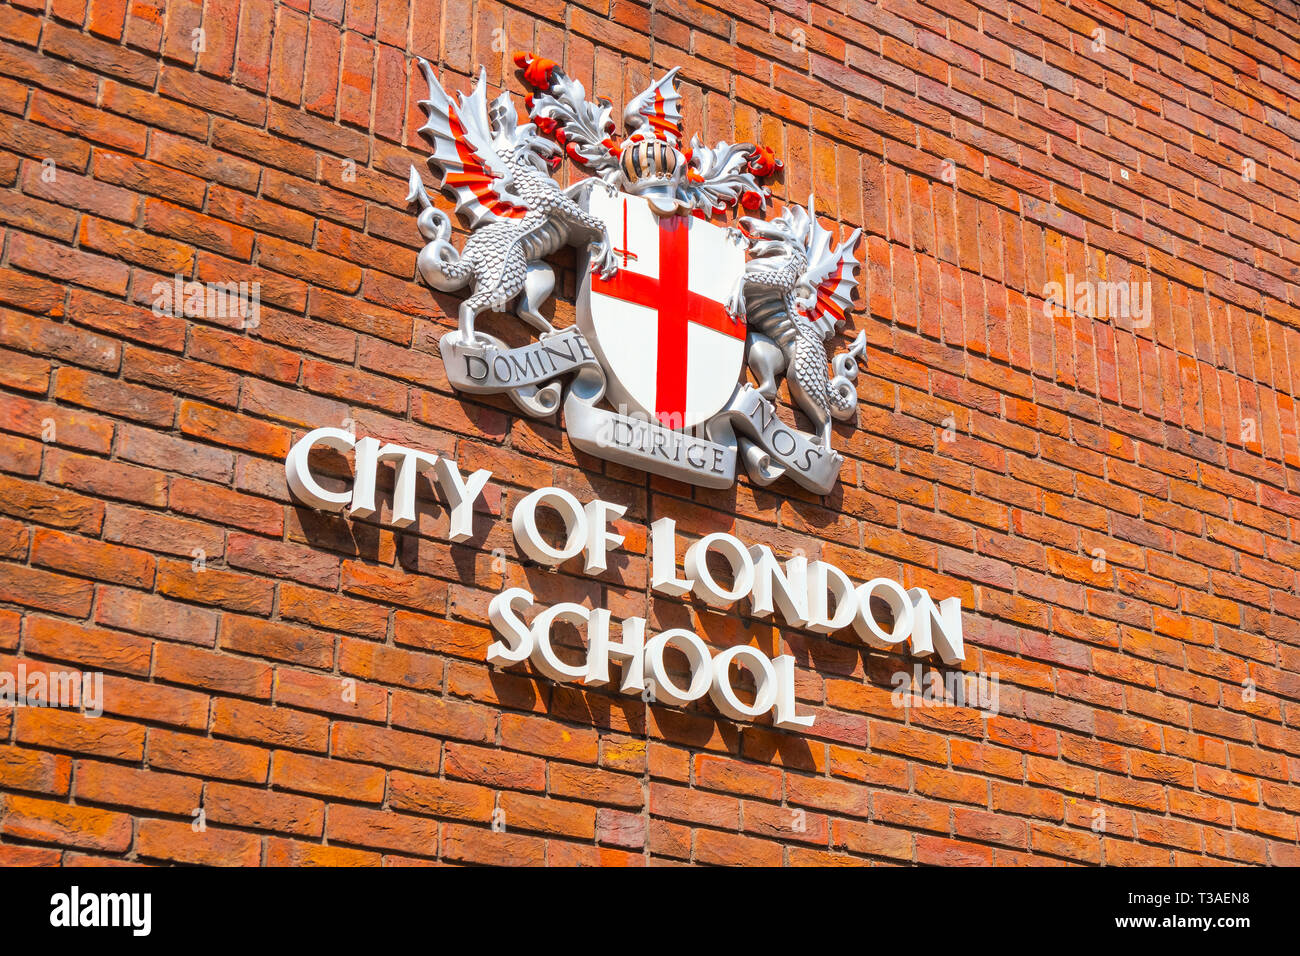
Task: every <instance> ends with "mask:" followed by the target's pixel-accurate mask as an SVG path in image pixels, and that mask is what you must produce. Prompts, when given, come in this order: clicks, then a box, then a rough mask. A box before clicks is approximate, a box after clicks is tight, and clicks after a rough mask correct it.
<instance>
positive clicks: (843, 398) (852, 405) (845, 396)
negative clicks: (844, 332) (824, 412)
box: [826, 332, 867, 421]
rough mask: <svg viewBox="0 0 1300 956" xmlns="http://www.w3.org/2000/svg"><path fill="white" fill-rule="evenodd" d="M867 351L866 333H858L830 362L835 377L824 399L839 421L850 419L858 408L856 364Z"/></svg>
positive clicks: (829, 384) (828, 385) (827, 387)
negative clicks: (855, 384) (828, 402)
mask: <svg viewBox="0 0 1300 956" xmlns="http://www.w3.org/2000/svg"><path fill="white" fill-rule="evenodd" d="M866 351H867V333H866V332H859V333H858V337H857V338H856V339H854V340H853V344H852V345H850V346H849V348H848V350H847V351H844V352H841V353H840V354H839V355H837V356H835V358H834V359H832V360H831V367H832V368H833V369H835V377H834V378H832V379H831V380H830V382H829V383H828V384H827V386H826V397H827V399H828V400H829V401H830V412H831V415H832V416H834V417H835V418H838V419H840V420H841V421H843V420H846V419H851V418H852V417H853V415H854V413H855V412H856V411H857V407H858V390H857V388H856V387H855V386H854V384H853V383H854V381H855V380H856V379H857V377H858V362H859V361H860V360H861V359H862V357H863V356H864V355H865V354H866Z"/></svg>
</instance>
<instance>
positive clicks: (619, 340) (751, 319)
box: [407, 54, 866, 494]
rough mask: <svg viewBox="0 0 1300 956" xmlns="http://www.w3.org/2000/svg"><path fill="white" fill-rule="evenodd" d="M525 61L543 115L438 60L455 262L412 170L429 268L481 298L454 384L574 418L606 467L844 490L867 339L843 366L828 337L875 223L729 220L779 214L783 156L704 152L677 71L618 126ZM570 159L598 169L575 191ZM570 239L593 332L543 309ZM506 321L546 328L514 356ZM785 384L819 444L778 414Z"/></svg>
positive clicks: (437, 113)
mask: <svg viewBox="0 0 1300 956" xmlns="http://www.w3.org/2000/svg"><path fill="white" fill-rule="evenodd" d="M515 62H516V64H517V65H518V66H519V67H520V68H521V69H522V71H523V77H524V80H525V81H526V82H527V83H528V84H529V85H530V86H531V87H532V88H533V90H534V92H533V93H532V94H531V95H530V96H529V97H528V100H527V108H528V116H527V121H526V122H525V121H521V119H520V116H519V114H518V112H517V109H516V107H515V104H514V101H513V99H512V98H511V96H510V95H509V94H508V93H502V94H501V95H499V96H497V97H496V98H495V99H492V100H491V101H490V102H489V100H488V96H487V90H486V85H487V84H486V77H485V75H484V74H482V73H480V76H479V79H478V83H477V85H476V86H475V87H474V89H473V91H472V92H470V93H469V94H461V95H458V96H456V97H455V98H454V99H453V98H452V97H451V96H449V95H448V94H447V92H446V91H445V90H444V89H443V88H442V85H441V83H439V81H438V78H437V76H435V75H434V73H433V70H432V69H431V68H430V67H429V64H428V63H426V62H425V61H423V60H421V61H420V68H421V70H422V71H423V73H424V76H425V79H426V81H427V83H428V86H429V97H428V99H427V100H423V101H421V103H420V105H421V107H422V108H423V109H424V111H425V114H426V116H427V118H428V119H427V122H426V123H425V125H424V126H423V127H422V128H421V133H423V134H424V136H425V137H426V138H427V139H428V141H429V142H430V144H431V145H432V148H433V152H432V154H431V155H430V156H429V165H430V167H431V169H432V170H433V171H434V172H435V173H437V174H438V175H439V176H440V182H439V187H440V188H441V189H442V190H443V191H444V192H445V193H447V194H448V195H449V196H451V197H452V198H453V199H454V200H455V203H456V210H455V211H456V214H457V215H458V216H459V217H460V218H461V219H462V220H463V221H464V222H465V224H466V225H467V226H468V228H469V230H470V234H469V238H468V239H466V240H465V242H464V244H463V246H462V247H461V249H460V250H457V249H456V247H455V245H453V243H452V241H451V233H452V223H451V218H450V217H449V216H448V215H447V214H446V213H445V212H443V211H442V210H440V209H439V208H438V207H437V206H436V205H434V203H433V200H432V199H431V198H430V196H429V194H428V192H427V191H426V189H425V186H424V182H423V180H422V178H421V176H420V173H419V171H418V170H417V169H415V168H414V167H412V168H411V178H410V195H409V196H408V197H407V198H408V201H410V202H416V203H418V204H419V207H420V212H419V215H418V219H417V225H418V228H419V230H420V234H421V236H422V237H423V238H424V239H425V240H426V245H425V246H424V248H423V249H422V250H421V251H420V254H419V257H418V260H417V267H418V270H419V273H420V276H421V277H422V278H423V280H424V281H425V282H426V283H427V284H428V285H430V286H431V287H433V288H435V289H439V290H441V291H445V292H452V291H460V290H465V291H466V292H467V293H468V294H467V295H466V296H465V298H464V300H463V301H462V303H461V305H460V310H459V315H458V327H457V329H456V330H455V331H453V332H448V333H446V334H445V335H444V336H443V337H442V339H441V340H440V342H439V350H440V351H441V353H442V357H443V362H444V363H445V365H446V369H447V376H448V378H449V380H450V381H451V382H452V384H453V385H454V386H455V387H456V388H458V389H460V390H462V391H465V392H469V393H477V394H493V393H496V394H501V393H504V394H507V395H509V396H510V397H511V399H512V400H513V401H514V402H515V403H516V404H517V405H518V406H519V407H520V408H521V409H522V410H523V411H524V412H525V413H527V414H529V415H533V416H539V417H540V416H551V415H554V414H556V413H557V412H559V411H561V410H562V411H563V414H564V420H565V426H566V428H567V429H568V433H569V437H570V440H571V441H572V442H573V444H574V445H575V446H576V447H578V448H580V449H582V450H583V451H586V452H588V453H590V454H592V455H595V456H597V457H601V458H605V459H608V460H612V461H617V462H620V463H622V464H626V465H631V466H634V467H637V468H641V469H643V470H645V471H649V472H653V473H655V474H661V475H666V476H668V477H671V478H675V479H678V480H681V481H685V482H689V483H692V484H696V485H703V486H705V487H715V488H722V487H727V486H729V485H731V484H732V483H733V482H734V481H735V476H736V469H737V467H738V466H739V464H740V463H741V462H743V463H744V466H745V468H746V470H747V471H748V472H749V474H750V476H751V478H752V479H753V480H754V481H755V482H757V483H758V484H762V485H767V484H770V483H772V482H773V481H776V480H777V479H778V478H780V477H781V476H782V475H787V476H789V477H790V478H791V479H793V480H794V481H796V482H797V483H798V484H800V485H802V486H803V487H805V488H807V489H808V490H810V491H812V492H814V493H816V494H828V493H829V492H830V491H831V490H832V489H833V488H834V486H835V483H836V481H837V480H838V477H839V471H840V466H841V464H842V459H841V456H840V455H839V454H838V453H837V452H836V451H835V450H834V449H833V448H832V447H831V437H832V433H831V423H832V420H842V421H852V420H854V418H855V416H856V410H857V391H856V388H855V386H854V380H855V379H856V378H857V375H858V362H859V360H861V359H862V357H863V354H864V352H865V349H866V337H865V333H861V332H860V333H859V334H858V336H857V338H856V339H855V340H854V342H853V344H852V346H851V347H850V348H849V349H847V350H846V351H844V352H841V353H839V354H838V355H836V356H835V357H834V359H833V360H832V359H830V358H829V356H828V355H827V351H826V342H827V340H828V339H830V338H831V337H832V336H833V335H834V334H836V333H837V332H838V331H839V330H840V329H841V328H842V327H843V326H844V325H845V323H846V321H847V316H848V313H849V311H850V310H851V309H852V306H853V301H852V300H853V293H854V290H855V289H856V286H857V275H856V273H857V269H858V267H859V262H858V258H857V246H858V243H859V240H860V238H861V235H860V232H859V231H854V233H853V234H852V235H851V236H849V237H848V238H847V239H846V240H845V241H843V242H841V243H839V244H836V243H835V242H834V239H833V237H832V235H831V233H830V232H829V231H828V230H827V229H825V228H823V227H822V226H821V225H820V224H819V223H818V222H817V218H816V215H815V212H814V208H813V201H812V199H811V198H810V199H809V202H808V207H807V208H806V209H804V208H800V207H798V206H790V207H788V208H786V209H785V210H784V211H783V212H782V213H781V215H779V216H777V217H775V218H772V219H767V220H765V219H761V218H757V217H756V216H743V217H741V218H740V219H739V228H734V227H724V226H721V225H718V224H717V223H715V222H712V221H711V220H710V217H711V216H713V215H715V214H718V213H722V212H725V211H726V210H727V209H729V208H731V207H735V206H737V205H739V206H740V207H741V208H742V209H744V210H746V211H748V212H754V211H758V210H762V209H765V208H766V207H767V206H768V205H769V203H770V193H769V191H768V189H767V188H766V187H764V186H763V185H761V183H760V180H762V179H763V178H765V177H767V176H770V175H772V174H773V173H774V172H775V171H776V170H777V169H778V168H779V167H780V165H781V164H780V162H779V161H777V160H776V159H775V158H774V157H773V155H772V153H771V152H770V151H769V150H767V149H766V148H763V147H758V146H755V145H753V144H751V143H737V144H727V143H718V144H717V145H716V146H713V147H709V146H706V145H705V144H703V143H701V142H700V141H699V139H698V138H697V137H692V139H691V141H690V142H689V144H688V143H687V142H686V141H685V139H684V137H683V134H682V128H681V125H682V121H681V113H680V110H679V106H678V104H679V103H680V101H681V97H680V95H679V94H678V92H677V89H676V84H675V78H676V74H677V71H676V70H671V71H669V72H668V73H667V74H666V75H664V76H663V77H661V78H660V79H658V80H656V81H655V82H654V83H652V84H651V85H650V86H649V87H647V88H646V89H645V90H644V91H642V92H641V93H640V94H638V95H637V96H635V97H633V98H632V100H631V101H630V102H629V103H628V105H627V109H626V110H625V111H624V114H623V131H622V133H619V132H618V130H617V127H616V125H615V122H614V120H613V118H612V115H611V114H612V111H613V107H612V106H611V104H610V103H609V102H608V101H606V100H600V101H597V102H594V103H593V102H591V101H589V100H588V99H587V94H586V91H585V90H584V89H583V87H582V84H580V83H578V82H577V81H576V80H574V79H572V78H570V77H568V76H565V74H564V73H563V72H562V71H561V70H560V68H559V67H558V66H557V65H556V64H555V63H553V62H551V61H548V60H543V59H540V58H535V57H532V56H530V55H528V54H518V55H516V57H515ZM566 157H567V158H568V159H569V160H571V161H572V162H574V163H575V164H577V165H578V166H579V167H580V168H582V169H583V170H585V171H586V172H587V173H589V175H588V176H587V177H586V178H583V179H580V180H579V181H578V182H576V183H575V184H573V185H572V186H570V187H568V188H567V189H561V188H560V186H559V184H558V183H557V182H556V181H555V179H554V178H553V175H552V173H553V171H554V170H555V169H556V168H557V167H558V166H559V164H560V163H561V162H562V161H563V160H564V158H566ZM565 245H574V246H578V247H579V249H580V250H581V256H580V260H579V262H580V272H579V274H580V277H581V285H580V288H579V290H578V300H577V322H576V324H575V325H573V326H570V327H568V328H565V329H562V330H557V329H555V328H554V327H553V326H552V325H551V323H550V321H549V320H547V318H546V317H545V316H544V315H543V314H542V311H541V309H542V306H543V305H544V304H545V302H546V300H547V299H549V298H550V297H551V295H552V293H553V292H554V288H555V274H554V272H553V270H552V269H551V267H550V265H548V263H547V262H546V258H547V257H548V256H550V255H551V254H552V253H554V252H556V251H557V250H559V249H560V247H561V246H565ZM505 311H513V313H514V314H515V315H517V316H518V317H519V318H520V319H522V320H523V321H524V322H525V323H527V324H528V325H529V326H531V327H532V328H533V329H535V330H536V331H537V333H538V337H537V338H536V339H535V340H534V341H533V342H531V343H529V344H527V345H524V346H519V347H515V348H511V347H509V346H508V345H507V344H506V343H505V342H503V341H501V340H500V339H498V338H496V337H494V336H492V335H489V334H487V333H485V332H483V331H482V330H480V329H477V328H476V320H477V319H478V317H479V316H480V315H482V314H483V313H484V312H505ZM746 366H748V369H749V371H750V373H752V375H753V379H754V382H755V383H756V384H750V383H749V382H747V381H745V376H744V371H745V368H746ZM781 376H784V377H785V379H786V382H787V384H788V388H789V393H790V396H791V398H792V400H793V401H794V403H795V404H796V405H797V406H798V407H799V409H800V410H801V411H802V412H803V413H804V414H805V415H806V416H807V417H808V419H809V420H810V421H811V423H812V425H813V429H814V430H813V431H812V432H805V431H803V430H801V429H799V428H796V427H794V426H793V425H791V424H788V423H787V422H785V421H783V420H782V419H781V418H780V416H779V415H778V413H777V404H776V399H777V391H778V387H779V386H778V382H779V379H780V377H781Z"/></svg>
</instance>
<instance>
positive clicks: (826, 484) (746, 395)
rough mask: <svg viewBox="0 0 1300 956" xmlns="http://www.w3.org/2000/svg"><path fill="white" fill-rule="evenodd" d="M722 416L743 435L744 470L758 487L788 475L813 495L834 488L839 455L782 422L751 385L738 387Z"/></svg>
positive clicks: (774, 408) (838, 469)
mask: <svg viewBox="0 0 1300 956" xmlns="http://www.w3.org/2000/svg"><path fill="white" fill-rule="evenodd" d="M722 414H723V415H725V416H726V418H727V420H728V421H729V422H730V423H731V424H732V426H734V428H735V430H736V431H738V432H740V434H741V438H740V451H741V455H742V457H743V459H744V461H745V467H746V468H747V469H748V471H749V474H750V477H752V478H753V479H754V481H756V482H758V484H760V485H770V484H771V483H772V482H774V481H776V480H777V479H778V478H780V477H781V476H782V475H789V476H790V478H792V479H793V480H794V481H795V482H797V483H798V484H800V485H802V486H803V487H805V488H807V489H808V490H809V491H811V492H813V493H814V494H819V495H827V494H830V492H831V489H832V488H834V487H835V482H836V481H837V480H838V479H839V476H840V466H841V465H842V464H843V462H844V459H843V457H842V456H841V455H840V454H839V452H836V451H834V450H832V449H829V448H826V447H825V446H824V445H822V444H821V443H820V442H818V441H816V440H814V439H813V437H812V436H810V435H807V434H805V433H804V432H801V431H799V430H798V429H797V428H791V427H790V426H789V425H787V424H785V422H783V421H781V419H780V418H779V417H777V414H776V406H775V405H773V404H772V403H771V402H770V401H768V400H767V399H766V398H764V397H763V396H762V395H760V394H759V392H758V389H756V388H754V387H753V386H752V385H744V386H741V387H740V388H737V389H736V394H735V395H734V396H732V399H731V402H730V403H729V404H728V406H727V408H726V409H725V410H724V411H723V413H722Z"/></svg>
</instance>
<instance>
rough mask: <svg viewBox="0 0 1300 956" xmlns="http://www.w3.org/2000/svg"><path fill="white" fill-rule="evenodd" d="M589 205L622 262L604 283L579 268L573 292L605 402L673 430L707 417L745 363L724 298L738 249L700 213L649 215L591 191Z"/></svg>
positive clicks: (624, 200)
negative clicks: (600, 371)
mask: <svg viewBox="0 0 1300 956" xmlns="http://www.w3.org/2000/svg"><path fill="white" fill-rule="evenodd" d="M587 208H588V211H589V212H591V213H592V214H593V215H594V216H596V217H597V218H599V219H600V220H602V221H603V222H604V223H605V228H606V229H607V230H608V231H609V237H610V240H611V242H613V244H614V249H615V252H616V255H617V257H618V265H619V270H618V272H617V273H615V274H614V275H613V276H612V277H611V278H609V279H601V278H600V276H598V275H597V276H593V275H592V274H591V272H590V270H589V269H588V270H584V275H583V277H582V287H581V290H580V294H579V296H578V326H579V328H581V329H582V332H583V334H584V335H585V336H587V339H588V341H589V343H590V344H591V347H592V348H593V349H594V351H595V352H596V355H597V357H598V358H599V359H600V362H601V364H602V365H603V366H604V367H605V371H606V374H607V375H608V378H609V382H608V394H609V399H610V401H611V402H612V403H613V404H614V405H615V406H618V405H623V406H626V409H625V411H628V412H637V413H640V414H641V415H645V416H649V417H651V418H654V419H657V420H658V421H659V422H661V423H662V424H664V425H667V426H669V427H672V428H691V427H693V426H695V425H699V424H702V423H704V422H706V421H708V420H709V419H710V418H712V417H713V416H714V415H715V414H717V413H718V412H719V411H720V410H721V409H722V408H723V406H724V405H726V403H727V401H728V400H729V399H730V398H731V395H732V392H733V391H734V390H735V388H736V384H737V382H738V381H739V379H740V373H741V368H742V367H743V364H744V360H745V321H744V320H743V319H740V320H733V319H732V318H731V316H729V315H728V314H727V310H726V306H725V304H724V303H725V302H726V300H727V298H728V296H729V295H730V294H731V292H732V290H733V289H734V288H735V285H736V281H737V279H739V277H740V274H741V272H742V271H743V270H744V268H745V252H744V248H743V247H742V245H741V243H739V242H737V241H736V240H735V239H733V238H732V237H730V236H728V235H727V231H726V230H725V229H723V228H722V227H720V226H716V225H714V224H713V223H711V222H707V221H705V220H703V219H699V218H696V217H694V216H670V217H660V216H656V215H655V214H654V213H653V212H651V211H650V206H649V204H648V203H647V202H646V200H645V199H642V198H641V197H639V196H629V195H627V194H625V193H617V194H614V195H610V194H609V193H608V192H607V191H606V190H604V189H601V188H599V187H597V188H594V189H592V190H590V192H589V194H588V205H587Z"/></svg>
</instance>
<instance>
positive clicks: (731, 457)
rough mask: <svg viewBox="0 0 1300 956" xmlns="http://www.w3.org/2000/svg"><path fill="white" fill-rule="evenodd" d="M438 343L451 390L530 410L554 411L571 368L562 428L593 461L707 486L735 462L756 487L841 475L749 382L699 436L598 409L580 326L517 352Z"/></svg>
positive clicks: (600, 375) (495, 344)
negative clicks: (495, 397)
mask: <svg viewBox="0 0 1300 956" xmlns="http://www.w3.org/2000/svg"><path fill="white" fill-rule="evenodd" d="M438 349H439V351H441V352H442V360H443V365H444V367H445V368H446V370H447V378H448V379H449V380H450V381H451V383H452V385H454V386H455V387H456V388H458V389H461V390H462V391H466V392H470V393H476V394H479V395H488V394H500V393H502V392H504V393H506V394H508V395H509V396H510V397H511V398H512V399H513V400H514V401H515V404H517V405H518V406H519V407H520V408H521V409H523V410H524V411H525V412H526V413H527V414H529V415H532V416H534V417H543V416H547V415H552V414H554V413H555V412H556V411H557V410H558V409H559V407H560V404H561V396H562V394H563V382H562V381H561V379H563V378H564V377H566V376H568V375H570V374H572V373H575V372H576V373H577V374H576V375H574V377H573V380H572V382H571V383H570V385H569V389H568V394H567V396H565V397H564V401H563V405H564V418H565V425H566V427H567V429H568V432H569V440H570V441H572V442H573V444H574V446H576V447H577V448H580V449H581V450H582V451H584V452H587V453H588V454H590V455H594V456H596V457H597V458H604V459H607V460H609V461H614V462H617V463H619V464H622V465H628V466H630V467H633V468H639V469H641V470H642V471H648V472H651V473H652V474H656V475H663V476H664V477H666V478H673V479H676V480H678V481H684V482H687V483H689V484H694V485H700V486H702V487H705V488H726V487H729V486H730V485H731V484H732V483H733V482H734V481H735V478H736V465H737V463H738V461H744V463H745V468H746V470H747V471H748V472H749V473H750V476H751V477H752V478H753V479H754V481H755V482H757V483H758V484H760V485H770V484H771V483H772V482H774V481H776V480H777V479H778V478H780V477H781V476H782V475H789V476H790V478H791V479H793V480H794V481H795V482H797V483H798V484H800V485H802V486H803V487H804V488H807V489H808V490H809V491H811V492H813V493H815V494H819V495H825V494H829V493H830V492H831V489H833V488H834V487H835V482H836V481H837V480H838V478H839V473H840V465H841V464H842V462H843V459H842V458H841V456H840V455H839V454H838V453H837V452H834V451H831V450H829V449H827V448H825V447H823V446H822V445H821V443H820V442H818V441H816V440H815V439H814V438H813V437H812V436H810V435H806V434H805V433H803V432H801V431H799V430H798V429H795V428H791V427H790V426H788V425H786V424H785V423H784V422H782V421H781V419H780V418H779V417H778V415H777V410H776V406H775V405H773V404H772V403H771V402H770V401H768V400H767V399H766V398H764V397H763V396H762V395H761V394H759V392H758V390H757V389H756V388H754V387H753V386H752V385H743V386H738V387H737V388H736V391H735V394H733V395H732V397H731V401H730V402H728V404H727V405H726V407H725V408H723V409H722V411H720V412H719V413H718V414H717V415H715V416H714V417H713V419H712V420H710V421H709V422H708V423H706V424H705V425H704V428H703V431H704V434H703V435H700V434H697V433H695V432H693V431H680V430H675V429H672V428H666V427H665V426H663V425H661V424H659V423H658V422H657V421H654V420H653V419H650V418H648V417H638V416H633V415H625V414H622V413H620V412H614V411H609V410H607V409H604V408H599V407H597V403H598V402H599V401H600V400H601V399H602V398H604V396H605V388H606V378H605V373H604V371H603V370H602V369H601V366H600V363H599V361H598V360H597V358H596V355H595V353H594V352H593V351H592V349H591V346H590V345H589V344H588V342H587V340H586V338H584V337H583V334H582V332H581V331H580V330H579V329H578V328H577V327H576V326H570V327H569V328H567V329H564V330H563V331H561V332H554V333H552V334H550V335H544V336H542V337H541V338H540V339H538V340H537V341H536V342H531V343H529V344H528V345H524V346H521V347H519V348H515V349H512V348H509V347H507V346H506V344H505V343H504V342H502V341H501V340H500V339H497V338H495V337H493V336H490V335H485V334H482V333H480V334H479V335H478V336H476V338H475V341H474V342H473V343H472V344H468V345H465V344H462V343H461V342H460V339H459V333H457V332H448V333H447V334H446V335H444V336H443V337H442V338H441V339H439V341H438ZM737 433H739V434H737Z"/></svg>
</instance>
